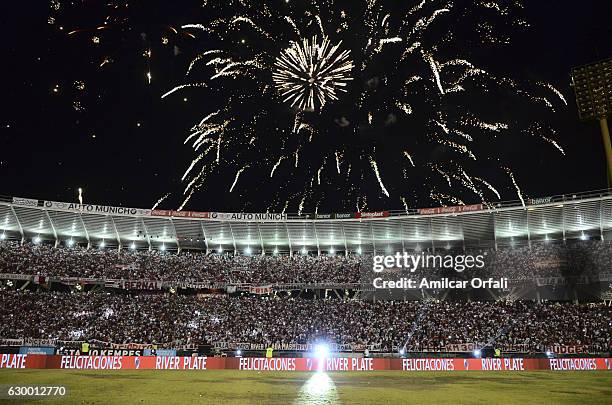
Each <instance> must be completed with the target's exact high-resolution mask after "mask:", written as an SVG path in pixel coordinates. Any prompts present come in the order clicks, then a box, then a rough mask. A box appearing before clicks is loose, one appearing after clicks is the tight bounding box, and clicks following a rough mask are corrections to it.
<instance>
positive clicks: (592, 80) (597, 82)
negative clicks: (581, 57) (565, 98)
mask: <svg viewBox="0 0 612 405" xmlns="http://www.w3.org/2000/svg"><path fill="white" fill-rule="evenodd" d="M571 75H572V87H573V88H574V92H575V93H576V104H577V106H578V115H579V117H580V120H581V121H583V122H588V121H599V125H600V127H601V136H602V139H603V144H604V151H605V153H606V160H607V162H608V164H607V166H608V167H607V169H608V170H607V172H608V185H610V184H612V141H611V140H610V129H609V128H608V118H609V117H610V116H612V59H608V60H604V61H601V62H597V63H593V64H591V65H587V66H580V67H576V68H573V69H572V73H571Z"/></svg>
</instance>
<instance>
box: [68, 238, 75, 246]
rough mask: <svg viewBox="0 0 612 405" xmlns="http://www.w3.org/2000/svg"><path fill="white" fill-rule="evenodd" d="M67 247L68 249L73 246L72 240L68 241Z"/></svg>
mask: <svg viewBox="0 0 612 405" xmlns="http://www.w3.org/2000/svg"><path fill="white" fill-rule="evenodd" d="M68 246H70V247H72V246H74V240H72V239H68Z"/></svg>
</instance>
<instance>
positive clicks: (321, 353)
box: [314, 344, 329, 359]
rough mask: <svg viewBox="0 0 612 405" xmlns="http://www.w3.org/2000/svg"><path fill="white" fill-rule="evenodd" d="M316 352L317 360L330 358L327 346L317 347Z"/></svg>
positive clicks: (320, 345) (319, 345)
mask: <svg viewBox="0 0 612 405" xmlns="http://www.w3.org/2000/svg"><path fill="white" fill-rule="evenodd" d="M314 352H315V356H316V358H317V359H326V358H328V357H329V346H327V345H326V344H318V345H316V346H315V351H314Z"/></svg>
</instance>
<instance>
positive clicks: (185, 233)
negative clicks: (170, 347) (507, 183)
mask: <svg viewBox="0 0 612 405" xmlns="http://www.w3.org/2000/svg"><path fill="white" fill-rule="evenodd" d="M0 236H1V237H2V238H5V239H21V240H22V241H34V242H38V241H40V242H43V241H45V242H51V243H53V242H55V244H56V245H58V246H59V245H61V244H73V243H75V244H82V245H87V246H90V247H98V246H108V247H118V248H123V249H128V248H132V249H157V250H166V249H167V250H181V249H188V250H202V251H206V252H207V253H209V252H219V251H223V252H234V253H239V254H245V253H246V254H273V253H289V254H293V253H306V252H308V253H310V254H316V253H318V254H324V253H339V252H342V253H364V254H367V253H374V254H377V253H378V254H382V253H385V252H397V251H407V250H419V249H433V250H435V249H449V248H451V247H452V248H453V249H458V248H461V247H463V248H497V247H504V246H514V245H528V244H530V243H532V242H543V241H566V240H572V239H576V240H580V239H582V240H587V239H590V240H610V239H611V238H612V191H609V190H608V191H600V192H588V193H581V194H574V195H564V196H554V197H544V198H537V199H529V200H523V201H510V202H504V203H496V204H494V205H471V206H457V207H440V208H423V209H415V210H409V211H401V212H398V211H378V212H359V213H330V214H301V215H298V214H285V213H277V214H273V213H220V212H194V211H168V210H151V209H139V208H130V207H113V206H107V205H95V204H78V203H68V202H56V201H44V200H38V199H32V198H19V197H0Z"/></svg>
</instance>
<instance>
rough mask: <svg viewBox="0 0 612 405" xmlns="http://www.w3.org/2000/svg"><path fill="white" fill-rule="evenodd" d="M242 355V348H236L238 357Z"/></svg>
mask: <svg viewBox="0 0 612 405" xmlns="http://www.w3.org/2000/svg"><path fill="white" fill-rule="evenodd" d="M241 356H242V350H240V349H238V350H236V357H241Z"/></svg>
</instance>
